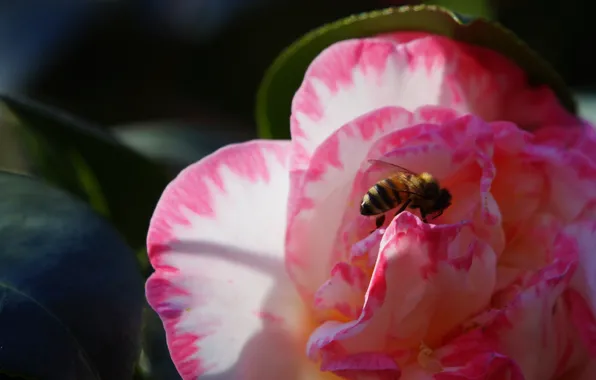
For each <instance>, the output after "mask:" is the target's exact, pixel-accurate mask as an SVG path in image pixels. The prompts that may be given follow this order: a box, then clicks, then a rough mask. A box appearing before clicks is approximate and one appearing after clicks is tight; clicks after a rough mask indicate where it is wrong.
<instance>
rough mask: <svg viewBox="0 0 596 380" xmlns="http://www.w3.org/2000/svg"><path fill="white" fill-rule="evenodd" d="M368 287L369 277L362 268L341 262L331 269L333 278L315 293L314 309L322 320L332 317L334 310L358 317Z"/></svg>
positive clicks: (353, 317)
mask: <svg viewBox="0 0 596 380" xmlns="http://www.w3.org/2000/svg"><path fill="white" fill-rule="evenodd" d="M366 287H367V278H366V274H365V273H364V272H363V271H362V269H360V268H358V267H356V266H352V265H350V264H348V263H345V262H339V263H337V264H335V266H334V267H333V269H332V270H331V278H330V279H329V280H327V282H325V283H324V284H323V285H322V286H321V287H320V288H319V290H318V291H317V292H316V293H315V298H314V309H315V311H316V312H317V315H319V318H320V319H321V320H327V319H330V318H331V319H332V318H333V317H334V316H333V315H332V314H331V313H332V312H337V313H339V314H341V315H342V316H344V317H347V318H350V319H355V318H358V314H359V312H360V309H361V308H362V304H363V302H364V293H365V292H366Z"/></svg>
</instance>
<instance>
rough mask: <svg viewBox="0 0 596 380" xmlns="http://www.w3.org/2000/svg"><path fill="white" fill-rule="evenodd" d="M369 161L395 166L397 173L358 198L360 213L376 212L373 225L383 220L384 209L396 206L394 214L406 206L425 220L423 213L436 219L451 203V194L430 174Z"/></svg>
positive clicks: (383, 221)
mask: <svg viewBox="0 0 596 380" xmlns="http://www.w3.org/2000/svg"><path fill="white" fill-rule="evenodd" d="M369 162H371V163H374V162H378V163H383V164H386V165H391V166H393V167H395V168H396V169H397V173H395V174H393V175H391V176H390V177H387V178H384V179H382V180H380V181H379V182H377V183H376V184H374V186H373V187H371V188H370V189H369V190H368V191H367V192H366V194H364V197H362V203H361V204H360V214H361V215H366V216H375V215H380V216H378V217H377V218H376V226H377V228H380V227H381V226H382V225H383V223H385V212H387V211H389V210H392V209H394V208H397V207H398V206H400V205H401V207H400V208H399V209H398V210H397V212H396V213H395V215H394V217H395V216H397V215H398V214H399V213H401V212H403V211H404V210H405V209H406V208H407V207H409V208H410V209H412V210H415V209H418V210H420V217H421V219H422V221H423V222H424V223H428V221H427V216H429V215H430V216H431V218H432V219H435V218H438V217H439V216H441V215H442V214H443V211H445V209H447V208H448V207H449V206H451V193H450V192H449V190H447V189H445V188H442V187H441V185H440V184H439V181H437V179H436V178H435V177H433V176H432V175H431V174H430V173H426V172H424V173H419V174H418V173H414V172H412V171H410V170H408V169H405V168H403V167H401V166H399V165H395V164H392V163H389V162H386V161H381V160H369Z"/></svg>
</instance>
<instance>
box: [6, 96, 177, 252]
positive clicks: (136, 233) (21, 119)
mask: <svg viewBox="0 0 596 380" xmlns="http://www.w3.org/2000/svg"><path fill="white" fill-rule="evenodd" d="M2 105H4V107H3V108H4V111H5V112H6V113H7V114H6V115H4V114H3V116H5V117H7V118H8V120H9V121H13V122H15V123H16V124H17V125H18V126H19V127H22V128H19V130H20V131H21V132H23V133H22V136H23V141H24V143H25V144H24V145H25V148H26V150H27V151H28V153H29V156H30V157H31V159H32V166H33V167H32V172H33V173H34V174H36V175H39V176H41V177H43V178H45V179H47V180H48V181H50V182H51V183H52V184H54V185H56V186H57V187H60V188H62V189H65V190H68V191H69V192H71V193H73V194H75V195H77V196H79V197H80V198H82V199H83V200H85V201H86V202H88V203H89V204H91V206H92V207H93V208H94V209H95V210H96V211H97V212H98V213H100V214H102V215H104V216H106V217H108V218H109V219H110V220H111V221H112V222H113V223H114V225H115V226H116V227H117V228H118V229H119V230H120V231H121V232H122V233H123V235H124V236H125V237H126V239H127V240H128V242H129V243H130V244H131V245H132V246H133V247H134V248H135V249H139V248H142V247H144V246H145V239H146V233H147V225H148V224H149V219H150V218H151V215H152V213H153V208H154V206H155V204H156V203H157V200H158V199H159V196H160V195H161V192H162V191H163V189H164V188H165V186H166V185H167V183H168V182H169V180H170V177H169V176H168V175H167V174H166V170H165V168H163V167H162V166H160V165H158V164H157V163H155V162H152V161H150V160H148V159H147V158H144V157H142V156H141V155H139V154H137V153H136V152H134V151H132V150H131V149H129V148H127V147H125V146H124V145H122V144H121V143H120V142H118V141H117V140H116V139H115V138H114V137H113V136H112V135H110V134H109V133H108V132H106V131H104V130H102V129H100V128H98V127H96V126H94V125H92V124H90V123H87V122H85V121H82V120H78V119H76V118H74V117H72V116H70V115H67V114H66V113H65V112H62V111H60V110H57V109H54V108H51V107H48V106H45V105H42V104H40V103H38V102H35V101H33V100H30V99H26V98H17V97H14V96H8V95H0V111H2V110H3V109H2Z"/></svg>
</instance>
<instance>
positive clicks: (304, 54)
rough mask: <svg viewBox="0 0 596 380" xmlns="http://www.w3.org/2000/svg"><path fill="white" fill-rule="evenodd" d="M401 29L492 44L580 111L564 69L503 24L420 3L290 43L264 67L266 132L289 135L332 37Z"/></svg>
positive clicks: (261, 98)
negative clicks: (303, 90)
mask: <svg viewBox="0 0 596 380" xmlns="http://www.w3.org/2000/svg"><path fill="white" fill-rule="evenodd" d="M398 30H418V31H427V32H430V33H435V34H439V35H444V36H448V37H450V38H453V39H455V40H458V41H462V42H467V43H471V44H475V45H480V46H484V47H487V48H490V49H493V50H495V51H497V52H500V53H501V54H503V55H505V56H507V57H509V58H510V59H512V60H513V61H515V62H516V63H517V64H518V65H519V66H520V67H522V68H523V69H524V70H525V71H526V72H527V73H528V76H529V79H530V82H531V83H532V84H534V85H538V84H545V85H548V86H550V87H551V88H552V89H553V91H554V92H555V93H556V95H557V96H558V98H559V100H560V101H561V103H562V104H563V105H564V106H565V107H566V108H567V109H568V110H569V111H570V112H573V113H575V112H576V104H575V101H574V99H573V96H572V94H571V93H570V91H569V89H568V88H567V86H566V84H565V82H564V81H563V79H562V78H561V77H560V76H559V74H558V73H557V72H556V71H555V70H554V69H553V68H552V67H551V66H550V65H549V64H548V63H547V62H546V61H544V60H543V59H542V58H541V57H540V56H538V55H537V54H536V53H535V52H534V51H533V50H531V49H530V48H529V47H528V46H527V45H526V44H525V43H524V42H522V41H521V40H519V39H518V38H517V37H516V36H515V35H514V34H513V33H512V32H510V31H509V30H507V29H505V28H504V27H502V26H501V25H499V24H497V23H494V22H491V21H488V20H485V19H481V18H478V19H475V18H471V17H468V16H461V15H457V14H455V13H453V12H451V11H449V10H447V9H445V8H441V7H436V6H430V5H419V6H413V7H398V8H388V9H385V10H380V11H373V12H369V13H363V14H359V15H354V16H351V17H348V18H345V19H342V20H339V21H336V22H334V23H331V24H328V25H325V26H323V27H321V28H319V29H316V30H314V31H312V32H310V33H308V34H306V35H305V36H304V37H302V38H301V39H299V40H298V41H296V42H295V43H294V44H292V45H291V46H290V47H288V48H287V49H286V50H285V51H284V52H283V53H282V54H281V55H280V56H279V57H278V58H277V59H276V60H275V62H274V63H273V65H272V66H271V67H270V68H269V69H268V71H267V72H266V73H265V77H264V78H263V81H262V83H261V86H260V88H259V92H258V94H257V107H256V118H257V126H258V132H259V135H260V136H261V137H263V138H288V137H289V136H290V131H289V120H290V109H291V103H292V98H293V96H294V93H295V92H296V90H297V89H298V87H299V86H300V84H301V82H302V79H303V77H304V73H305V72H306V69H307V68H308V65H309V64H310V63H311V62H312V60H313V59H314V58H315V57H316V56H317V55H318V54H319V53H320V52H321V51H323V50H324V49H325V48H327V47H328V46H330V45H332V44H333V43H335V42H337V41H340V40H345V39H350V38H359V37H366V36H372V35H376V34H379V33H385V32H391V31H398Z"/></svg>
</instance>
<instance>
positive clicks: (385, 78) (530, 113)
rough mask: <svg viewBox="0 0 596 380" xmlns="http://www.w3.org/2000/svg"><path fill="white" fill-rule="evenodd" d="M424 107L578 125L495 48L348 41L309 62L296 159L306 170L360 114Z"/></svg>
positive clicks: (295, 120) (297, 100)
mask: <svg viewBox="0 0 596 380" xmlns="http://www.w3.org/2000/svg"><path fill="white" fill-rule="evenodd" d="M424 105H443V106H447V107H449V108H452V109H453V110H456V111H457V112H458V113H460V114H465V113H472V114H475V115H477V116H479V117H481V118H483V119H484V120H486V121H493V120H509V121H513V122H515V123H517V124H519V125H521V126H523V127H526V128H533V127H535V126H538V125H541V126H542V125H547V124H555V125H556V124H569V123H572V122H573V121H575V119H574V118H573V117H572V116H571V115H569V114H568V113H567V112H566V111H565V110H564V109H563V107H562V106H561V105H560V104H559V103H558V101H557V98H556V97H555V95H554V94H553V93H552V91H551V90H550V89H549V88H548V87H546V86H544V87H540V88H530V86H529V84H528V82H527V78H526V76H525V74H524V72H523V71H522V70H521V69H520V68H519V67H517V66H516V65H515V64H514V63H513V62H511V61H509V60H508V59H507V58H505V57H504V56H501V55H500V54H498V53H496V52H494V51H492V50H490V49H486V48H483V47H479V46H473V45H467V44H464V43H461V42H456V41H453V40H451V39H449V38H446V37H442V36H436V35H426V36H424V37H421V38H415V39H412V38H411V36H410V35H406V38H399V34H396V35H395V38H392V37H391V35H390V34H389V35H382V36H379V37H377V38H364V39H357V40H347V41H342V42H338V43H336V44H334V45H332V46H331V47H329V48H327V49H326V50H324V51H323V52H322V53H321V54H320V55H319V56H318V57H317V58H316V59H315V60H314V61H313V62H312V63H311V65H310V67H309V69H308V70H307V72H306V75H305V78H304V81H303V83H302V86H301V87H300V88H299V90H298V91H297V93H296V95H295V97H294V101H293V103H292V118H291V132H292V140H293V142H295V144H296V145H298V146H299V150H300V151H301V158H300V159H298V161H302V162H303V164H306V162H307V161H308V157H310V155H311V154H312V153H313V152H314V150H315V149H316V147H317V146H318V145H319V144H320V143H321V142H322V141H323V140H325V139H326V138H327V136H329V135H330V134H331V133H333V131H335V130H336V129H337V128H339V127H340V126H341V125H343V124H345V123H347V122H348V121H350V120H353V119H354V118H356V117H358V116H360V115H363V114H365V113H367V112H370V111H372V110H375V109H377V108H380V107H385V106H400V107H404V108H406V109H407V110H410V111H413V110H415V109H416V108H418V107H420V106H424Z"/></svg>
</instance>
